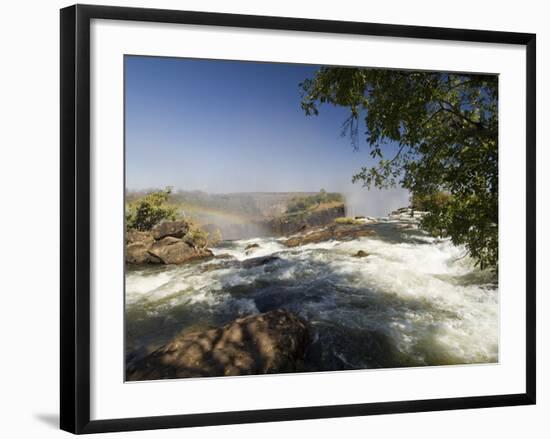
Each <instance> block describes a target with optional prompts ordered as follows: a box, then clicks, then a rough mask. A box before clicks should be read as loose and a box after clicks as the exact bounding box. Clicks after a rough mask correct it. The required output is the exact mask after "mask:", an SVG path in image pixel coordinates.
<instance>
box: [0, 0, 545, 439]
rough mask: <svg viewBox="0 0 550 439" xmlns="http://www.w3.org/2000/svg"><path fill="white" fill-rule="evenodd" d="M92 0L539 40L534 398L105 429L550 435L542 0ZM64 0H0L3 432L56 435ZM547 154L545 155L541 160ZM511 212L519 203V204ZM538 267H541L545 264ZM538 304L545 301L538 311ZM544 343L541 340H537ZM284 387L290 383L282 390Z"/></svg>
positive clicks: (266, 434)
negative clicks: (515, 403) (503, 404)
mask: <svg viewBox="0 0 550 439" xmlns="http://www.w3.org/2000/svg"><path fill="white" fill-rule="evenodd" d="M88 3H100V4H113V5H120V6H143V7H159V8H161V7H162V8H172V9H188V10H205V11H216V12H233V13H244V14H260V15H280V16H296V17H308V18H320V19H338V20H356V21H370V22H381V23H396V24H415V25H429V26H445V27H464V28H483V29H491V30H507V31H517V32H535V33H537V39H538V41H537V44H538V68H537V75H538V79H539V80H538V93H537V95H538V117H537V119H538V125H539V127H538V196H537V198H538V214H537V216H538V224H539V227H538V264H537V265H538V272H539V276H538V316H539V327H538V352H539V374H538V391H539V397H538V401H539V403H538V405H537V406H535V407H532V406H530V407H510V408H497V409H483V410H467V411H455V412H439V413H423V414H405V415H387V416H371V417H364V418H346V419H337V420H334V419H326V420H316V421H301V422H284V423H272V424H257V425H241V426H224V427H208V428H200V429H187V430H185V431H182V430H166V431H155V432H135V433H122V434H120V433H118V434H117V435H116V436H115V435H114V434H110V435H104V436H105V437H107V436H109V437H126V436H128V437H143V438H147V437H149V438H153V437H154V438H170V437H181V435H182V434H185V435H186V437H188V438H218V437H220V436H226V437H234V436H239V437H240V438H243V439H244V438H258V437H261V438H262V439H264V438H276V437H277V438H280V437H301V436H305V435H307V436H310V437H311V436H315V437H316V438H317V437H318V438H332V437H360V436H363V437H389V438H393V437H401V436H404V437H407V438H408V439H409V438H423V439H427V438H440V437H444V438H445V439H451V438H461V439H463V438H465V437H470V438H477V437H489V436H490V437H498V438H504V437H520V436H527V437H534V438H538V437H541V438H542V437H547V435H548V434H549V431H550V426H549V424H548V421H547V419H546V417H545V415H547V416H548V414H550V380H548V378H547V376H545V374H544V369H548V367H549V362H548V340H549V339H550V334H549V331H550V325H549V324H548V322H547V321H544V320H543V317H544V316H545V314H547V312H548V311H550V310H549V309H548V303H549V302H548V300H545V297H544V295H545V294H544V293H545V290H547V289H548V284H549V280H550V279H549V275H548V268H549V264H550V255H549V254H548V251H546V248H545V247H547V245H550V241H549V234H548V232H547V231H545V230H544V229H543V227H542V225H543V224H544V223H545V222H546V221H548V213H549V212H548V203H544V201H545V199H546V198H547V194H548V193H550V174H546V175H543V171H544V170H545V168H546V167H547V166H549V165H550V162H549V160H550V155H549V154H548V152H546V153H545V151H544V150H543V147H542V146H543V145H544V144H545V140H547V139H548V131H547V125H546V126H545V124H544V123H543V122H544V121H545V120H546V121H547V120H548V117H549V114H548V113H549V112H548V105H547V104H546V103H547V102H548V101H549V100H550V88H549V86H548V84H547V83H545V81H544V78H545V76H546V77H548V75H549V72H548V62H549V58H548V54H549V46H550V28H549V27H548V24H547V20H548V17H549V16H550V14H549V12H550V10H548V9H549V8H547V7H545V2H543V1H540V0H538V1H537V0H524V1H522V2H504V1H492V0H491V1H484V2H481V1H479V0H461V1H460V2H452V3H451V2H448V3H444V2H442V1H441V0H439V1H437V0H434V1H429V0H423V1H420V0H417V1H407V0H392V1H390V0H388V1H382V2H381V1H378V2H368V3H367V2H357V1H353V0H339V1H338V2H324V3H323V2H321V1H319V0H317V1H315V0H307V1H306V0H303V1H301V2H297V1H296V0H278V1H274V0H270V1H265V2H255V1H252V0H231V2H228V1H223V0H202V1H200V0H188V1H183V0H157V1H154V2H153V1H151V0H149V1H143V0H142V1H125V0H116V1H109V0H104V1H100V2H95V1H91V0H90V1H88ZM69 4H70V3H69V2H64V1H59V0H55V1H48V2H45V1H36V0H27V1H25V2H9V3H7V4H3V5H2V6H3V8H2V14H1V18H0V20H1V25H0V32H1V38H0V45H1V46H0V47H1V52H2V54H3V56H2V58H1V60H2V65H1V67H0V87H1V88H0V112H1V118H0V120H2V124H1V129H0V154H1V158H0V206H1V208H0V236H1V238H0V274H1V280H0V285H1V287H0V337H1V339H0V340H1V343H0V349H1V360H0V378H1V379H2V382H1V384H0V432H1V435H2V436H3V437H10V438H11V437H40V438H50V437H61V436H63V435H66V433H63V432H60V431H58V429H57V422H58V403H59V397H58V386H59V380H58V366H59V361H58V357H59V343H58V331H59V329H58V328H59V327H58V321H59V311H58V303H59V301H58V286H59V275H58V273H59V244H58V241H59V233H58V223H59V217H58V212H59V195H58V193H59V177H58V176H59V149H58V148H59V146H58V144H59V117H58V112H59V86H58V83H59V81H58V77H59V18H58V17H59V13H58V9H59V8H61V7H64V6H66V5H69ZM545 165H546V166H545ZM518 214H521V213H519V212H518ZM545 271H546V272H545ZM545 311H546V312H545ZM545 347H546V349H544V348H545ZM289 391H290V389H289Z"/></svg>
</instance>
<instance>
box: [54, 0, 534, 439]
mask: <svg viewBox="0 0 550 439" xmlns="http://www.w3.org/2000/svg"><path fill="white" fill-rule="evenodd" d="M535 393H536V392H535V35H533V34H524V33H510V32H496V31H480V30H463V29H444V28H427V27H417V26H401V25H399V26H398V25H389V24H372V23H358V22H336V21H324V20H310V19H302V18H286V17H285V18H283V17H261V16H244V15H231V14H218V13H205V12H184V11H173V10H155V9H137V8H118V7H104V6H82V5H76V6H71V7H68V8H65V9H62V10H61V428H62V429H64V430H67V431H70V432H73V433H95V432H107V431H123V430H142V429H154V428H169V427H185V426H202V425H217V424H230V423H246V422H266V421H280V420H298V419H312V418H321V417H343V416H361V415H371V414H384V413H402V412H419V411H433V410H448V409H462V408H481V407H494V406H505V405H525V404H534V403H535Z"/></svg>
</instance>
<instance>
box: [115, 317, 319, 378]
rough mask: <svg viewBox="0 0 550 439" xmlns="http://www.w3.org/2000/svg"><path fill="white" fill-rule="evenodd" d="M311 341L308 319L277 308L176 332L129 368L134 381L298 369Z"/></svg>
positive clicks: (294, 370) (293, 370) (300, 367)
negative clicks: (218, 324) (207, 327)
mask: <svg viewBox="0 0 550 439" xmlns="http://www.w3.org/2000/svg"><path fill="white" fill-rule="evenodd" d="M308 343H309V335H308V330H307V327H306V325H305V323H304V322H303V321H302V320H301V319H300V318H298V317H297V316H296V315H294V314H292V313H290V312H288V311H284V310H274V311H269V312H266V313H264V314H255V315H251V316H247V317H242V318H238V319H236V320H233V321H232V322H230V323H228V324H227V325H225V326H223V327H221V328H217V329H210V330H207V331H203V332H193V333H188V334H181V335H179V336H176V337H175V338H174V339H173V340H172V341H170V342H169V343H167V344H166V345H164V346H162V347H160V348H159V349H157V350H155V351H153V352H152V353H150V354H149V355H147V356H145V357H144V358H142V359H141V360H137V361H134V362H133V363H132V364H131V365H129V367H128V369H127V371H126V377H127V379H128V380H130V381H135V380H156V379H166V378H188V377H212V376H224V375H252V374H265V373H281V372H298V371H300V370H301V369H302V367H303V357H304V354H305V350H306V346H307V345H308Z"/></svg>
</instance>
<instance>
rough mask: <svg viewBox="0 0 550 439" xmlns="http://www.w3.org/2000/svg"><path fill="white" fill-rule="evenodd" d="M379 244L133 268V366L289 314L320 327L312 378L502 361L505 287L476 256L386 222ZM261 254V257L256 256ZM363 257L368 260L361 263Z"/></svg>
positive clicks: (262, 247)
mask: <svg viewBox="0 0 550 439" xmlns="http://www.w3.org/2000/svg"><path fill="white" fill-rule="evenodd" d="M373 228H374V229H375V230H376V231H377V235H376V236H372V237H365V238H360V239H355V240H353V241H348V242H338V241H328V242H322V243H318V244H308V245H305V246H300V247H294V248H287V247H285V246H284V245H283V240H284V239H282V238H280V239H279V238H261V239H260V238H258V239H249V240H241V241H231V242H223V243H222V244H221V245H220V246H218V247H216V248H214V249H213V251H214V253H215V254H216V255H218V256H220V255H224V257H226V258H227V259H228V260H230V259H232V258H235V259H237V260H239V261H246V260H247V259H251V258H256V257H259V256H268V255H273V256H277V257H278V259H277V258H274V259H273V260H272V261H271V262H268V263H266V264H264V265H259V266H254V267H250V268H243V267H239V266H237V265H238V264H237V265H235V264H233V265H231V264H228V265H227V266H224V265H223V264H221V266H220V260H223V258H221V259H220V258H218V259H214V260H210V261H206V262H202V263H195V264H191V265H184V266H156V267H150V268H139V269H129V270H128V271H127V275H126V330H127V338H126V346H127V349H126V352H127V359H130V360H131V359H132V358H134V357H136V356H141V355H143V354H145V353H147V352H150V351H151V350H152V349H155V348H156V347H158V346H159V345H160V344H162V343H165V342H166V341H168V340H169V339H170V338H171V337H173V336H174V335H175V334H176V333H178V332H180V331H182V330H185V331H194V330H200V329H205V328H207V327H211V326H220V325H223V324H225V323H227V322H229V321H230V320H232V319H234V318H236V317H238V316H242V315H248V314H254V313H259V312H266V311H269V310H271V309H277V308H284V309H287V310H289V311H292V312H294V313H296V314H298V315H299V316H300V317H302V318H303V319H305V320H306V321H307V322H308V323H309V327H310V329H311V333H312V334H311V335H312V340H313V341H312V343H311V346H310V348H309V349H308V352H307V354H306V361H305V363H306V364H305V367H306V370H311V371H317V370H342V369H358V368H377V367H408V366H428V365H448V364H467V363H489V362H497V361H498V333H499V314H498V310H499V306H498V288H497V284H496V278H495V276H494V274H493V273H491V272H489V271H480V270H479V269H477V268H475V267H474V264H473V261H472V260H471V259H470V258H469V257H468V256H467V255H466V252H465V249H464V248H461V247H456V246H454V245H453V244H452V243H451V242H450V241H449V240H448V239H437V238H433V237H430V236H428V235H426V234H424V233H423V232H421V231H419V230H418V228H417V226H416V225H415V222H414V221H413V220H407V219H404V218H399V219H385V220H381V221H380V222H379V223H378V224H376V225H373ZM251 244H258V246H259V247H258V248H254V249H249V250H246V247H248V246H250V245H251ZM359 250H363V251H365V252H367V253H368V256H367V257H365V258H357V257H355V256H354V255H355V254H356V253H357V252H358V251H359Z"/></svg>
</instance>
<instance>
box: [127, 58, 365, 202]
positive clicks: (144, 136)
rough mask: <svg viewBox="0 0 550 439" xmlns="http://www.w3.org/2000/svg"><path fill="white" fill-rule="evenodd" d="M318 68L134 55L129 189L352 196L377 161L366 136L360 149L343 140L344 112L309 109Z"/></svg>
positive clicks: (131, 60) (130, 84) (130, 72)
mask: <svg viewBox="0 0 550 439" xmlns="http://www.w3.org/2000/svg"><path fill="white" fill-rule="evenodd" d="M317 68H318V66H310V65H299V64H277V63H255V62H240V61H217V60H197V59H183V58H159V57H141V56H126V57H125V86H126V89H125V91H126V102H125V104H126V107H125V109H126V115H125V116H126V121H125V123H126V186H127V187H128V188H129V189H144V188H152V187H164V186H168V185H170V186H174V187H175V188H178V189H184V190H203V191H207V192H243V191H244V192H250V191H274V192H276V191H318V190H319V189H321V188H324V189H326V190H328V191H343V190H347V189H345V188H349V187H350V186H351V177H352V175H353V174H354V173H356V172H357V171H358V170H359V168H360V167H361V166H362V165H365V164H368V163H370V156H369V154H368V148H367V145H366V143H365V142H364V138H363V139H362V141H363V145H364V146H363V147H362V148H361V149H360V151H358V152H357V151H353V149H352V147H351V144H350V140H349V138H342V137H341V136H340V132H341V127H342V122H343V121H344V120H345V118H346V117H347V114H348V113H347V112H346V110H345V109H344V108H340V107H334V106H323V107H322V108H321V109H320V114H319V116H306V115H305V114H304V112H303V110H302V109H301V108H300V99H301V95H300V88H299V83H300V82H301V81H303V80H304V79H305V78H307V77H311V76H312V75H313V73H314V72H315V71H316V69H317ZM355 186H357V185H355ZM353 190H354V191H355V188H354V189H353ZM362 191H366V190H365V189H362Z"/></svg>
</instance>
